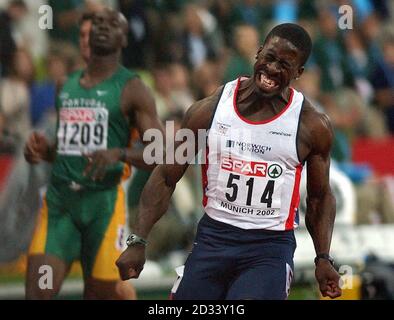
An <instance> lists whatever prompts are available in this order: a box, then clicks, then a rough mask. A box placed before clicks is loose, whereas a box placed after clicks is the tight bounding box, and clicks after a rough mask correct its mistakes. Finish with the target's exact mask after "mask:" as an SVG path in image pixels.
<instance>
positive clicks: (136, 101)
mask: <svg viewBox="0 0 394 320" xmlns="http://www.w3.org/2000/svg"><path fill="white" fill-rule="evenodd" d="M122 109H123V112H124V113H125V114H128V115H132V114H133V113H134V112H135V111H141V110H144V111H147V112H149V110H151V109H152V110H151V111H152V112H153V109H155V101H154V98H153V94H152V92H151V90H150V89H149V88H148V87H147V86H146V85H145V84H144V83H143V82H142V80H141V79H140V78H138V77H134V78H131V79H130V80H128V81H127V82H126V84H125V86H124V88H123V92H122Z"/></svg>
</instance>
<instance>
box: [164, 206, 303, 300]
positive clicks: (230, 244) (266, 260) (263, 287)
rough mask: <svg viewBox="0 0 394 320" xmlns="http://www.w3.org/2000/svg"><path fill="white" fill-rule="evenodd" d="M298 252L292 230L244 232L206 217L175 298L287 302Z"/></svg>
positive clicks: (201, 224) (199, 229) (173, 294)
mask: <svg viewBox="0 0 394 320" xmlns="http://www.w3.org/2000/svg"><path fill="white" fill-rule="evenodd" d="M295 248H296V240H295V237H294V232H293V231H292V230H291V231H271V230H260V229H259V230H255V229H254V230H244V229H240V228H238V227H234V226H231V225H229V224H226V223H222V222H219V221H217V220H214V219H212V218H210V217H209V216H208V215H207V214H205V215H204V216H203V218H202V219H201V220H200V222H199V225H198V229H197V235H196V239H195V242H194V246H193V249H192V252H191V253H190V255H189V257H188V258H187V260H186V263H185V268H184V271H183V275H179V277H178V279H177V282H176V283H175V285H174V287H173V290H172V298H173V299H175V300H185V299H186V300H224V299H227V300H242V299H258V300H261V299H278V300H279V299H280V300H282V299H286V298H287V297H288V294H289V291H290V283H291V281H292V278H293V270H294V264H293V255H294V250H295Z"/></svg>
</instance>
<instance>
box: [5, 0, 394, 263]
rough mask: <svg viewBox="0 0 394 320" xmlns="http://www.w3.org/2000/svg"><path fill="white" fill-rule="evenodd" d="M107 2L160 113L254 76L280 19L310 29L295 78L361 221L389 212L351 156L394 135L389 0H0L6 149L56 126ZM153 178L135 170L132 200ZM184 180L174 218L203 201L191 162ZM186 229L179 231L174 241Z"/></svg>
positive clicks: (393, 37) (388, 201) (173, 116)
mask: <svg viewBox="0 0 394 320" xmlns="http://www.w3.org/2000/svg"><path fill="white" fill-rule="evenodd" d="M45 4H49V5H50V6H51V7H52V8H53V13H54V17H53V18H54V21H53V22H54V23H53V29H51V30H41V29H40V28H39V24H38V21H39V20H40V18H42V14H40V13H39V8H40V6H41V5H45ZM103 5H107V6H111V7H114V8H117V9H119V10H120V11H121V12H122V13H123V14H124V15H125V17H126V18H127V19H128V21H129V34H128V38H129V46H128V48H126V49H125V50H124V52H123V63H124V65H125V66H126V67H128V68H131V69H134V70H136V71H138V73H139V74H140V76H141V78H142V79H143V80H144V81H145V83H146V84H148V85H149V86H150V88H151V89H152V92H153V94H154V96H155V99H156V105H157V109H158V112H159V115H160V117H161V118H162V120H163V121H165V120H174V121H175V122H176V123H179V121H180V119H181V118H182V115H183V113H184V112H185V111H186V110H187V108H188V107H189V106H190V105H191V104H192V103H193V102H194V101H196V100H198V99H201V98H203V97H206V96H207V95H209V94H211V93H212V92H213V91H214V90H215V89H216V88H217V87H219V86H220V85H222V84H224V83H225V82H227V81H230V80H233V79H235V78H237V77H238V76H240V75H245V76H248V75H251V74H252V72H253V64H254V61H255V55H256V52H257V50H258V48H259V46H260V45H261V43H262V41H263V39H264V37H265V35H266V34H267V33H268V31H269V30H270V29H271V28H272V27H273V26H274V25H276V24H279V23H283V22H295V23H299V24H301V25H302V26H303V27H304V28H306V30H307V31H308V32H309V34H310V35H311V37H312V39H313V52H312V56H311V58H310V59H309V61H308V63H307V65H306V70H305V72H304V74H303V76H302V77H301V78H300V79H299V80H297V81H295V82H294V84H293V85H294V87H295V88H296V89H297V90H300V91H302V92H303V93H304V95H305V96H306V97H307V98H308V99H309V100H310V101H311V102H312V103H313V104H314V105H315V106H316V107H317V108H320V109H321V110H322V111H324V112H326V113H327V114H328V115H329V117H330V118H331V121H332V124H333V127H334V131H335V143H334V149H333V153H332V158H333V164H334V166H336V167H338V168H339V169H340V170H342V171H343V172H344V173H345V174H346V175H347V176H348V177H349V178H350V179H351V180H352V181H353V183H354V185H355V187H356V188H357V196H358V203H359V207H358V215H357V217H358V218H357V219H358V220H357V222H358V223H371V222H383V223H384V222H386V223H392V222H394V212H393V211H394V209H393V206H392V201H393V200H392V197H390V196H389V195H388V194H389V193H388V191H387V190H386V187H385V185H384V184H382V183H381V180H380V179H378V178H377V177H376V173H375V172H374V171H373V169H372V168H371V167H370V166H368V164H366V165H359V164H355V163H352V147H353V144H354V141H356V140H357V139H359V138H363V137H367V138H371V139H377V140H379V139H385V138H387V137H389V136H392V135H394V22H393V19H394V2H393V1H390V0H322V1H321V0H276V1H275V0H197V1H186V0H172V1H165V0H106V1H105V0H101V1H100V0H62V1H58V0H48V1H46V0H24V1H23V0H0V6H1V8H2V9H1V11H0V75H1V78H0V154H8V155H13V156H15V157H18V155H20V154H21V151H22V149H23V143H24V141H25V140H26V137H27V136H28V134H29V133H30V132H31V130H33V128H34V129H37V128H38V129H40V130H45V131H47V132H48V134H51V135H52V136H54V130H55V129H54V127H55V117H54V101H55V93H56V85H57V84H58V83H60V82H61V81H62V80H63V79H64V78H65V77H66V76H67V74H68V73H70V72H72V71H74V70H76V69H79V68H82V67H83V66H84V63H85V62H84V59H83V48H84V47H85V49H86V43H85V44H84V41H85V42H86V37H85V38H84V37H83V32H84V30H83V28H80V23H79V22H80V19H81V15H82V13H83V12H87V11H94V10H98V9H99V8H100V7H101V6H103ZM342 5H350V6H351V8H352V10H353V16H352V17H353V20H352V29H345V30H342V29H341V28H340V27H339V25H338V20H339V18H340V17H341V15H343V14H342V13H340V11H339V7H340V6H342ZM348 22H349V21H348ZM84 39H85V40H84ZM382 156H384V155H382ZM389 161H390V159H389ZM391 161H393V160H392V159H391ZM0 170H2V169H0ZM393 175H394V173H393ZM148 176H149V173H147V172H141V171H135V174H134V177H133V180H132V182H131V184H130V189H131V190H132V192H129V206H130V208H131V209H132V210H136V207H137V203H138V198H139V193H140V191H141V189H142V186H143V184H144V182H145V181H146V179H147V177H148ZM187 178H189V179H186V180H185V181H184V182H182V183H184V186H183V187H182V188H178V189H180V190H179V191H177V192H178V194H175V196H174V211H177V212H178V213H177V214H178V217H177V218H171V216H170V217H169V218H168V219H178V221H179V219H180V220H181V221H186V222H185V225H187V221H188V219H187V217H186V218H185V217H184V216H185V211H190V212H197V211H199V207H198V201H199V200H198V195H199V194H200V191H199V188H200V186H199V184H198V183H196V181H198V180H196V179H197V178H198V173H196V171H193V170H192V171H191V172H190V174H189V175H188V177H187ZM185 199H189V201H185ZM163 228H164V227H163ZM168 232H174V233H175V232H176V231H169V230H168V229H165V228H164V231H163V232H162V234H163V235H162V236H163V237H167V238H168ZM184 236H185V235H184V234H180V235H179V237H178V238H177V237H176V236H174V237H173V238H174V239H175V240H174V241H175V242H177V241H178V242H177V243H179V239H181V238H182V237H184ZM187 240H188V239H185V242H187ZM164 243H165V242H164V241H159V242H158V244H159V245H160V244H163V245H164ZM160 250H161V249H160V248H158V249H157V250H156V252H160ZM152 256H153V257H154V256H155V253H152Z"/></svg>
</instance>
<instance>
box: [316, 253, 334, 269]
mask: <svg viewBox="0 0 394 320" xmlns="http://www.w3.org/2000/svg"><path fill="white" fill-rule="evenodd" d="M319 259H326V260H328V261H329V262H330V263H331V265H332V266H333V265H334V259H333V258H332V257H331V256H330V255H329V254H328V253H319V254H317V255H316V257H315V265H317V262H318V261H319Z"/></svg>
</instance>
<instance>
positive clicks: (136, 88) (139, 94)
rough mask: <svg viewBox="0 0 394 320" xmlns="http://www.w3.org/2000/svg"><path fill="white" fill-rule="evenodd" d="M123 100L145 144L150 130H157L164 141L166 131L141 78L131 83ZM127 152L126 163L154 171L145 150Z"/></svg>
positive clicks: (125, 108)
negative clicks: (144, 155)
mask: <svg viewBox="0 0 394 320" xmlns="http://www.w3.org/2000/svg"><path fill="white" fill-rule="evenodd" d="M122 100H123V101H124V102H123V110H124V112H125V113H126V115H127V116H128V117H129V118H130V119H131V120H132V122H133V123H132V124H133V125H134V127H135V128H136V129H137V130H138V132H139V136H140V137H141V140H142V142H143V143H144V144H147V143H148V142H147V141H144V140H143V136H144V133H145V131H146V130H148V129H156V130H157V132H160V133H161V135H162V137H163V141H164V137H165V135H164V129H163V125H162V123H161V121H160V119H159V116H158V114H157V111H156V104H155V99H154V97H153V95H152V93H151V91H150V90H149V88H148V87H147V86H146V85H145V84H144V83H143V82H142V81H141V80H140V79H139V78H134V79H132V80H130V81H129V83H128V84H127V87H126V88H125V90H124V92H123V97H122ZM163 148H164V145H163ZM125 151H126V154H125V159H126V162H128V163H130V164H132V165H133V166H135V167H137V168H140V169H148V170H153V169H154V167H155V165H148V164H147V163H146V162H145V161H144V158H143V152H144V150H143V149H125Z"/></svg>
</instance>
